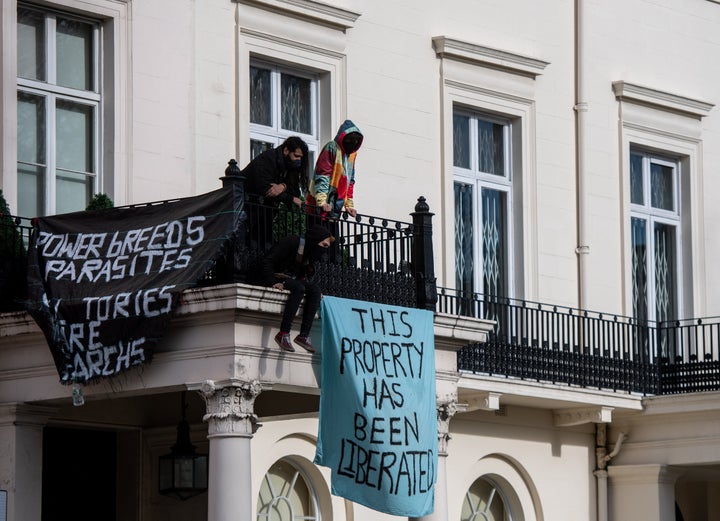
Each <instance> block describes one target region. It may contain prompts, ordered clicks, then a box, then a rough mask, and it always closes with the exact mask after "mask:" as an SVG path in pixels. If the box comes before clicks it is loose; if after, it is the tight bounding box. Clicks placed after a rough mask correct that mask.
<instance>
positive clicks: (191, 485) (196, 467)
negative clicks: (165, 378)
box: [158, 391, 208, 501]
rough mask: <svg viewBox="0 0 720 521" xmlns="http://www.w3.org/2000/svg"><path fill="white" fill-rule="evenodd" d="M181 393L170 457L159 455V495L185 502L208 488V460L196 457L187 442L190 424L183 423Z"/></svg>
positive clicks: (185, 406) (190, 444)
mask: <svg viewBox="0 0 720 521" xmlns="http://www.w3.org/2000/svg"><path fill="white" fill-rule="evenodd" d="M185 409H187V403H185V391H183V393H182V419H181V420H180V423H179V424H178V426H177V441H176V442H175V445H173V446H172V447H171V448H170V454H166V455H164V456H160V461H159V472H158V473H159V484H160V494H162V495H164V496H173V497H176V498H178V499H181V500H183V501H184V500H186V499H188V498H191V497H193V496H197V495H198V494H202V493H203V492H205V491H206V490H207V488H208V457H207V454H197V453H196V452H195V446H194V445H193V444H192V443H190V425H189V424H188V422H187V420H185Z"/></svg>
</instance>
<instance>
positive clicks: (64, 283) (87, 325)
mask: <svg viewBox="0 0 720 521" xmlns="http://www.w3.org/2000/svg"><path fill="white" fill-rule="evenodd" d="M233 229H234V214H233V196H232V191H231V190H230V189H225V188H223V189H220V190H216V191H214V192H210V193H208V194H205V195H200V196H197V197H189V198H186V199H179V200H177V201H171V202H167V203H161V204H156V205H148V206H141V207H126V208H114V209H110V210H102V211H99V212H77V213H70V214H64V215H56V216H53V217H41V218H38V223H37V228H36V230H35V232H34V233H33V238H32V240H31V244H30V248H29V252H28V284H29V287H28V295H29V302H28V311H29V313H30V314H31V315H32V317H33V318H34V319H35V321H36V322H37V323H38V325H39V326H40V328H41V329H42V331H43V333H44V334H45V338H46V339H47V342H48V345H49V346H50V350H51V351H52V354H53V358H54V359H55V365H56V367H57V370H58V373H59V375H60V381H61V382H63V383H66V384H70V383H74V382H79V383H84V382H87V381H90V380H94V379H97V378H103V377H108V376H113V375H116V374H118V373H121V372H123V371H125V370H127V369H129V368H131V367H134V366H138V365H141V364H143V363H146V362H149V361H150V360H151V359H152V355H153V348H154V347H155V344H156V343H157V342H158V340H160V338H161V337H162V335H163V333H164V332H165V328H166V327H167V325H168V322H169V320H170V317H171V315H172V312H173V310H174V309H175V307H176V304H177V303H178V301H179V296H180V294H181V293H182V291H183V290H185V289H187V288H189V287H192V286H194V285H195V284H196V282H197V281H198V280H199V279H200V278H201V277H202V276H203V275H204V274H205V273H206V272H207V270H208V269H209V268H210V267H211V266H212V264H213V261H214V260H215V259H217V258H218V257H219V256H220V255H221V254H222V251H223V246H224V245H225V243H226V241H228V239H230V237H231V235H232V232H233Z"/></svg>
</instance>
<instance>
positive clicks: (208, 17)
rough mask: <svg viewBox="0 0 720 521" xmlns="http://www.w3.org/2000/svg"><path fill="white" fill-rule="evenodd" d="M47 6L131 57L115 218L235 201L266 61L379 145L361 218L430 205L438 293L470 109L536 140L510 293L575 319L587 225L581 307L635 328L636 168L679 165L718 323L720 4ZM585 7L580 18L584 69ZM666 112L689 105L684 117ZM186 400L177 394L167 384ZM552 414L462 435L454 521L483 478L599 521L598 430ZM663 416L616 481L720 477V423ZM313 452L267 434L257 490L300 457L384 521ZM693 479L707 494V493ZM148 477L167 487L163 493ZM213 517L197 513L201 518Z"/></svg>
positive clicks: (337, 510)
mask: <svg viewBox="0 0 720 521" xmlns="http://www.w3.org/2000/svg"><path fill="white" fill-rule="evenodd" d="M16 5H17V4H16V1H15V0H8V1H5V2H3V6H2V9H1V10H0V17H1V18H0V22H1V23H2V27H3V35H2V49H3V53H2V56H3V57H2V71H3V76H2V84H1V85H2V86H1V88H2V96H1V98H0V101H1V103H0V116H1V117H2V122H3V123H2V150H1V154H0V155H1V156H2V162H1V164H2V178H1V183H2V184H1V186H2V188H3V191H4V193H5V196H6V197H7V198H8V200H9V201H10V202H11V206H12V207H13V208H14V207H15V206H16V201H17V183H16V168H17V167H16V160H17V157H16V156H17V137H16V135H15V134H16V132H15V130H16V128H17V113H16V109H15V103H16V81H15V78H16V75H17V72H16V65H15V62H14V60H13V56H14V52H13V51H14V49H15V47H16V44H15V43H14V38H15V33H14V28H15V23H16V20H15V10H16ZM42 5H48V6H51V7H53V8H57V9H61V10H67V11H68V12H73V13H78V14H83V15H85V16H90V17H94V18H97V19H99V20H102V21H103V30H104V32H105V34H106V39H105V43H106V51H108V52H111V53H112V55H113V56H114V58H113V59H112V60H111V64H112V67H109V68H110V69H111V70H108V71H106V72H107V73H108V78H109V81H108V82H107V84H106V89H107V90H106V91H105V95H107V97H108V103H107V106H106V107H105V108H104V112H103V114H104V118H105V122H106V134H105V142H104V151H105V160H104V164H105V168H106V180H105V184H104V186H103V187H102V188H103V190H104V191H106V192H109V193H110V194H111V195H112V196H113V197H114V199H115V201H116V203H117V204H129V203H139V202H144V201H148V200H160V199H169V198H174V197H182V196H189V195H193V194H197V193H202V192H205V191H209V190H212V189H214V188H217V187H219V186H220V184H219V181H218V180H217V178H218V177H219V176H221V175H222V173H223V171H224V168H225V166H226V163H227V161H228V159H230V158H236V159H237V160H238V163H239V164H240V165H241V166H243V165H244V164H246V163H247V162H248V161H249V159H250V150H249V138H250V132H251V128H250V124H249V115H248V112H249V109H248V104H249V102H248V96H249V87H248V76H249V74H248V67H249V64H250V61H251V60H254V59H265V60H269V61H272V62H275V63H279V64H282V65H285V66H290V67H297V68H299V69H302V70H305V71H312V72H314V73H318V74H319V75H320V77H321V80H320V98H321V100H322V101H321V103H322V107H323V108H322V116H321V119H320V121H319V122H318V124H319V131H318V132H319V140H320V143H321V144H322V142H324V141H326V140H328V139H330V138H332V137H333V136H334V134H335V130H336V129H337V127H338V125H339V124H340V123H341V122H342V121H343V120H344V119H345V118H350V119H352V120H354V121H355V122H356V123H357V125H358V126H359V127H360V128H361V129H362V131H363V132H364V134H365V141H364V145H363V148H362V150H361V151H360V154H359V158H358V163H357V165H358V176H357V190H356V207H357V208H358V209H359V211H360V212H361V213H362V214H369V215H377V216H383V217H389V218H395V219H399V220H404V221H409V215H408V214H409V213H410V212H411V211H412V210H413V207H414V204H415V202H416V200H417V197H418V196H421V195H422V196H424V197H426V198H427V201H428V203H429V205H430V208H431V210H432V211H433V212H435V219H434V226H435V230H436V233H435V236H434V241H435V243H434V244H435V249H436V273H437V275H438V283H439V285H441V286H453V285H454V283H455V278H454V277H455V274H454V235H453V233H454V232H453V224H454V223H453V218H454V214H453V211H454V201H453V192H452V180H453V169H452V135H451V129H452V108H453V104H457V105H458V106H463V107H467V108H474V109H477V110H479V111H481V112H483V113H491V114H495V115H498V116H503V117H508V118H513V119H514V120H515V121H518V122H520V124H519V127H520V131H519V134H518V135H519V138H518V141H516V142H515V144H516V145H517V148H518V149H519V150H516V151H515V152H516V153H517V157H516V159H517V163H516V166H517V168H518V174H519V175H521V176H522V179H523V186H522V190H521V193H519V194H516V196H517V198H518V200H517V203H518V207H520V208H522V219H521V221H520V222H519V223H518V230H519V231H521V232H522V233H521V235H522V237H521V240H520V244H519V245H518V248H516V250H515V252H514V253H515V255H516V256H517V257H518V258H519V261H518V266H519V269H518V270H517V272H516V276H517V277H516V280H515V287H516V289H517V296H519V297H525V298H528V299H532V300H539V301H543V302H549V303H554V304H561V305H567V306H572V307H576V306H578V305H579V297H578V294H579V291H578V286H579V283H580V282H579V277H578V271H577V254H576V251H575V249H576V247H578V246H579V244H578V237H577V235H578V229H579V220H578V212H581V213H582V216H583V218H584V219H585V222H586V223H587V240H586V244H585V245H586V246H589V255H588V256H587V270H588V272H587V273H588V276H587V284H588V285H587V287H586V288H584V290H583V295H584V299H585V305H586V307H588V308H591V309H595V310H599V311H607V312H611V313H622V314H631V312H632V309H631V296H630V291H631V274H630V272H629V265H630V260H629V259H630V257H629V256H630V251H629V247H630V238H629V230H628V222H629V202H628V180H627V173H628V166H627V158H628V147H629V145H630V144H641V145H644V146H645V147H647V148H648V149H650V150H653V151H655V152H663V151H664V152H669V153H670V155H673V156H675V157H676V158H678V159H679V160H680V163H681V165H682V175H683V176H687V178H688V179H687V186H688V190H689V192H690V195H691V197H690V199H689V200H690V204H691V213H692V216H691V219H690V223H689V226H687V227H686V229H684V230H683V233H684V236H685V237H686V239H687V240H688V242H689V243H690V246H689V247H688V250H687V251H688V253H689V255H687V256H683V264H684V267H685V268H686V269H687V273H688V275H689V276H688V277H686V279H685V287H686V291H685V297H686V302H685V303H686V307H687V308H688V309H689V313H691V314H692V315H694V316H700V315H703V316H714V315H718V314H719V313H720V292H719V291H717V289H716V288H717V287H719V285H720V279H719V277H720V274H718V273H716V272H717V270H714V269H712V267H713V266H714V259H716V258H717V257H718V255H719V254H720V241H719V240H718V231H717V229H716V228H715V227H714V226H713V223H715V222H717V221H718V220H719V219H720V205H718V204H717V203H718V201H720V180H719V179H718V178H717V176H716V175H714V174H715V173H716V172H717V171H719V170H720V116H719V115H718V108H717V105H718V103H720V98H718V92H717V87H716V86H717V85H718V83H720V70H718V68H717V67H716V66H714V64H716V63H717V61H718V58H719V56H718V54H719V53H720V46H719V45H718V44H719V43H720V30H719V29H720V4H718V3H717V2H713V1H707V0H691V1H688V0H658V1H653V2H649V1H646V0H622V1H621V0H607V1H604V2H589V1H579V2H571V1H569V0H556V1H548V0H543V1H537V0H516V1H512V2H507V1H502V0H482V1H477V0H447V1H445V2H436V1H433V0H421V1H419V2H410V1H406V0H396V1H393V2H387V1H383V0H362V1H360V0H332V1H330V2H328V3H327V4H324V3H323V4H319V3H314V2H302V1H300V2H293V3H292V4H291V3H286V2H284V1H281V0H241V1H239V2H233V1H230V0H203V1H202V2H199V1H193V0H182V1H177V0H149V1H138V0H132V1H124V0H86V1H80V0H52V1H43V2H42ZM577 5H580V6H581V9H582V14H583V17H582V21H583V25H582V27H583V33H582V35H580V37H579V39H580V41H581V43H582V44H583V53H582V54H581V57H582V61H581V63H579V65H578V68H576V59H578V52H577V50H576V38H577V37H578V36H577V35H576V32H575V30H576V29H575V23H576V22H575V16H576V13H575V9H576V7H577ZM328 6H329V7H328ZM437 37H444V38H445V39H446V40H454V41H457V42H461V43H462V44H470V46H474V48H473V49H471V50H470V51H466V50H462V49H460V50H459V49H458V48H455V49H451V50H448V51H447V52H441V51H440V50H439V48H438V47H437V41H439V40H436V43H434V41H433V39H434V38H437ZM479 48H482V49H479ZM498 56H500V57H499V58H498ZM578 71H579V73H580V74H582V75H583V78H584V80H585V83H584V85H585V87H586V90H585V91H584V92H585V97H584V99H581V100H578V99H577V98H576V85H575V82H576V74H578ZM615 82H626V83H629V84H632V85H639V86H642V87H646V88H648V89H651V90H652V91H653V92H654V93H655V96H654V97H652V98H651V99H645V100H640V101H638V100H637V99H634V100H629V99H627V95H626V94H620V95H618V92H617V91H616V90H613V84H614V83H615ZM666 94H670V95H672V96H670V100H669V101H668V97H667V96H664V95H666ZM673 96H674V97H673ZM623 97H624V98H623ZM618 98H623V99H622V100H620V101H619V100H618ZM682 100H689V101H687V102H685V103H683V102H682ZM578 101H581V102H584V103H586V104H587V105H586V108H587V112H586V118H587V127H586V138H585V142H586V144H587V147H586V148H585V149H584V150H585V154H586V155H585V156H584V157H585V160H586V174H585V175H584V178H583V181H584V185H585V186H586V187H587V192H588V194H587V198H586V202H585V203H584V205H583V206H582V207H579V204H578V194H577V191H578V182H577V173H576V171H577V148H578V143H577V142H576V139H577V138H576V136H577V134H576V110H575V105H576V103H577V102H578ZM696 102H697V103H696ZM678 103H679V104H678ZM696 106H700V108H692V107H696ZM693 110H695V112H693ZM166 378H167V380H164V381H163V385H165V386H167V387H169V386H171V383H168V381H169V380H172V376H167V375H166ZM187 383H188V382H185V381H182V378H180V377H177V378H176V381H173V382H172V385H177V386H178V387H180V386H183V385H185V384H187ZM133 392H141V391H139V390H137V389H135V390H134V391H133ZM108 393H109V395H110V396H112V393H110V392H108ZM35 398H37V396H34V399H35ZM0 401H2V400H1V399H0ZM40 401H42V400H40ZM501 402H502V398H501ZM557 405H558V406H566V405H567V404H564V403H563V404H557ZM551 410H552V406H547V405H545V406H543V407H542V408H541V407H537V408H535V407H533V406H532V405H529V404H525V405H524V406H522V407H519V408H512V407H511V408H509V411H510V415H509V416H508V418H502V417H498V416H496V415H495V414H494V413H492V412H490V413H472V414H468V415H459V416H458V417H457V418H456V419H455V420H453V422H452V424H451V434H452V436H453V438H452V440H451V442H450V449H449V456H448V460H447V462H448V480H449V481H448V491H449V496H448V503H449V512H450V518H451V519H457V518H458V517H459V512H460V508H461V505H462V500H463V495H464V494H465V492H466V491H467V488H468V487H469V486H470V485H471V484H472V482H473V481H474V479H475V478H477V477H478V476H481V475H491V476H497V479H498V480H499V482H500V483H505V484H507V485H508V487H507V488H508V489H512V490H514V491H515V493H516V494H517V497H516V498H514V499H512V500H511V503H512V501H515V502H516V504H517V506H518V507H519V508H521V509H522V511H523V513H524V519H526V520H528V521H530V520H532V519H538V520H540V519H590V520H592V519H595V516H596V514H595V512H596V510H595V509H596V505H595V503H596V493H595V478H594V477H593V475H592V471H593V470H594V468H595V460H594V438H593V429H592V428H591V425H589V424H588V425H585V426H583V427H573V428H557V427H555V426H554V424H553V422H552V415H551V412H550V411H551ZM667 414H669V415H670V416H671V417H672V418H674V419H673V420H672V421H665V420H667V418H665V417H663V418H662V419H663V421H658V420H657V417H654V416H643V415H642V414H640V415H637V416H634V417H633V419H623V420H622V421H621V422H620V425H619V426H618V428H617V429H616V430H614V431H613V432H614V436H613V439H614V438H615V437H616V435H617V432H619V430H621V429H622V428H624V427H623V426H626V425H627V426H628V429H629V430H630V432H632V433H634V434H631V436H632V435H634V436H635V438H631V440H634V441H632V442H630V444H629V445H628V446H626V447H625V449H624V451H623V452H621V455H620V456H619V457H618V458H617V459H615V460H614V461H613V464H617V465H619V466H634V465H645V464H657V465H669V466H683V467H684V466H694V465H711V466H714V465H716V464H717V463H718V460H717V457H716V455H715V454H716V452H717V451H716V449H713V451H712V452H710V453H708V452H702V453H700V452H698V451H693V449H692V443H691V442H689V441H688V440H690V439H691V438H693V436H692V435H693V432H695V434H696V435H698V436H700V435H701V437H702V438H703V443H705V442H707V444H709V445H710V446H713V447H714V443H715V438H716V437H717V436H716V434H715V432H714V428H713V427H712V426H713V425H714V423H703V421H702V420H703V419H707V418H706V417H704V416H703V413H698V416H699V419H700V421H698V423H697V425H699V426H700V427H698V429H697V431H693V429H694V428H695V427H693V428H692V429H691V428H689V427H688V426H687V424H686V423H685V420H686V418H684V417H682V416H678V410H673V411H670V412H668V413H667ZM648 418H649V419H648ZM695 420H697V418H695ZM623 422H625V423H623ZM316 431H317V423H316V420H315V419H313V418H301V419H269V420H267V421H266V422H265V424H264V426H263V427H262V428H261V430H260V431H259V432H258V434H257V435H256V436H255V438H254V439H253V451H254V452H253V461H252V472H253V483H255V484H256V486H258V487H259V484H260V483H261V481H262V477H263V476H264V473H265V472H266V470H267V469H268V468H269V467H270V465H272V463H273V462H274V461H276V460H277V459H278V458H280V457H283V456H286V455H292V456H293V457H296V458H297V461H298V462H300V463H299V464H301V465H306V466H307V467H306V468H307V471H308V473H309V474H310V476H311V477H312V478H313V479H314V480H316V481H315V482H316V483H318V486H319V487H320V488H321V490H320V500H321V504H322V505H323V508H332V511H333V519H339V520H342V519H356V520H360V521H361V520H363V519H382V517H377V514H375V513H374V512H371V511H369V510H366V509H363V508H361V507H354V510H353V509H351V508H350V507H348V506H346V505H345V504H344V502H343V501H342V500H340V499H338V498H337V497H333V496H331V495H330V494H329V485H328V483H329V473H328V471H327V470H326V469H318V468H316V467H314V466H312V465H310V464H309V462H310V461H311V460H312V456H313V452H314V450H313V449H314V447H313V441H314V440H313V436H314V433H315V432H316ZM633 443H635V445H633ZM143 450H144V451H145V452H144V454H145V459H146V463H147V462H150V464H151V462H152V461H153V460H154V459H155V458H156V456H157V454H159V453H161V452H162V448H160V446H150V447H145V448H144V449H143ZM711 470H713V471H714V469H711ZM146 472H148V470H147V469H146ZM691 476H694V477H693V478H692V479H700V478H702V479H704V480H705V481H702V482H703V483H706V481H707V476H706V475H705V474H691ZM144 478H145V479H146V480H147V482H148V483H154V477H153V476H152V475H151V474H144ZM502 480H504V481H502ZM695 482H696V481H692V480H690V481H687V482H681V485H679V488H678V500H679V501H680V502H688V503H689V502H690V499H688V498H691V497H695V496H694V495H693V494H698V495H700V496H702V497H703V498H705V499H704V500H705V501H706V503H707V505H708V507H707V508H708V511H710V510H717V509H716V505H715V502H714V501H713V500H712V497H713V494H712V491H713V490H714V489H715V488H716V487H714V485H707V487H708V488H707V492H706V495H702V494H700V493H699V492H697V489H696V488H695V487H693V486H692V483H695ZM323 487H324V488H323ZM253 492H254V494H253V496H254V497H256V496H257V490H254V491H253ZM162 501H164V500H162ZM162 501H158V499H157V498H156V497H154V496H153V495H152V494H150V493H147V494H146V496H145V497H144V503H143V508H144V509H145V513H146V514H147V515H148V518H154V517H162V516H164V515H165V513H166V512H167V510H173V509H174V507H173V506H172V505H171V506H168V505H169V503H164V502H162ZM694 501H695V500H693V502H694ZM621 507H622V504H620V505H619V506H618V505H616V507H615V508H617V509H621ZM201 511H203V510H202V508H201V507H200V506H198V504H197V503H196V504H195V505H194V506H193V509H192V512H193V514H195V513H197V515H199V516H201V515H202V514H200V512H201ZM349 511H353V512H354V514H353V516H354V517H353V516H351V515H350V514H348V513H347V512H349ZM186 513H187V512H186ZM343 516H344V517H343ZM178 519H180V518H178Z"/></svg>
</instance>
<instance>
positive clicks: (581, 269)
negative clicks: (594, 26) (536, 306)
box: [574, 0, 590, 309]
mask: <svg viewBox="0 0 720 521" xmlns="http://www.w3.org/2000/svg"><path fill="white" fill-rule="evenodd" d="M585 4H586V0H575V107H574V109H575V163H576V164H575V167H576V183H577V244H578V245H577V247H576V248H575V253H576V254H577V261H578V307H579V308H580V309H588V307H589V306H588V302H587V301H588V298H587V280H588V269H587V261H588V256H589V254H590V246H589V245H588V232H587V228H588V220H589V219H588V215H587V211H588V204H587V200H588V193H587V190H588V189H587V183H586V179H587V166H586V163H587V157H588V143H587V139H586V133H587V127H588V123H587V112H588V103H587V100H586V97H587V89H586V83H587V76H588V68H587V66H586V63H587V59H586V56H585V41H584V40H585V17H586V12H585V11H586V9H585Z"/></svg>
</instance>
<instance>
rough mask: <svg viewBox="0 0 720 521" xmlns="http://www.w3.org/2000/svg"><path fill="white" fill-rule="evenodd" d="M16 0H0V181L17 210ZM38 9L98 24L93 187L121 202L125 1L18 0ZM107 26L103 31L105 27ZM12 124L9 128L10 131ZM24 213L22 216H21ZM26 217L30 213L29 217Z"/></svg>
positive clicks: (125, 161)
mask: <svg viewBox="0 0 720 521" xmlns="http://www.w3.org/2000/svg"><path fill="white" fill-rule="evenodd" d="M18 3H19V2H18V1H17V0H4V1H3V2H2V3H1V4H0V21H2V26H3V27H4V28H6V29H7V30H4V31H2V33H1V34H0V39H1V40H2V48H3V55H2V57H0V62H1V63H2V70H3V75H2V78H0V96H1V97H2V102H0V118H1V119H2V120H3V122H4V123H3V127H4V128H5V129H6V133H3V139H2V140H0V161H1V163H2V165H1V166H2V170H1V174H0V175H1V176H2V179H1V180H0V185H1V186H2V188H3V194H4V196H5V199H6V200H7V202H8V204H9V205H10V208H11V211H13V212H14V213H17V190H18V185H17V134H16V131H15V130H14V129H17V118H18V114H17V92H18V76H17V60H16V56H17V7H18ZM21 3H22V5H26V6H30V7H35V8H37V9H40V10H55V11H59V12H61V13H62V14H63V16H68V17H75V18H78V17H80V18H87V19H90V20H93V21H96V22H98V23H100V25H101V28H102V31H101V40H98V41H99V42H101V45H100V47H99V49H100V52H101V62H102V69H101V70H98V71H97V73H98V74H99V75H100V76H99V79H98V81H99V82H100V83H101V84H102V85H103V86H104V87H103V91H104V92H105V93H107V92H111V95H110V96H108V95H107V94H106V95H105V96H104V97H103V98H102V102H101V104H100V107H99V109H98V112H97V116H98V117H101V118H102V127H101V130H102V133H101V135H100V136H99V137H98V139H97V140H96V143H97V145H98V147H100V148H99V151H98V153H97V155H96V161H97V170H98V172H101V174H100V176H99V178H98V179H99V183H100V184H98V186H97V189H102V190H103V191H104V192H106V193H108V194H109V195H110V196H111V197H113V199H114V201H115V204H116V205H119V204H126V203H127V202H128V199H129V197H130V195H129V194H130V193H131V185H132V179H131V177H130V174H129V171H130V166H131V163H132V154H131V152H130V151H131V149H132V143H131V139H130V138H131V128H132V125H131V124H130V116H131V114H132V108H131V101H132V96H131V90H132V77H131V76H130V74H129V71H130V70H131V56H130V44H129V42H130V37H131V29H130V25H131V24H130V20H129V11H130V7H129V1H128V0H43V1H42V2H41V3H40V2H37V3H35V2H30V1H27V2H21ZM108 28H109V29H110V30H107V29H108ZM11 129H12V130H11ZM26 217H28V216H26ZM30 217H31V216H30Z"/></svg>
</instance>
